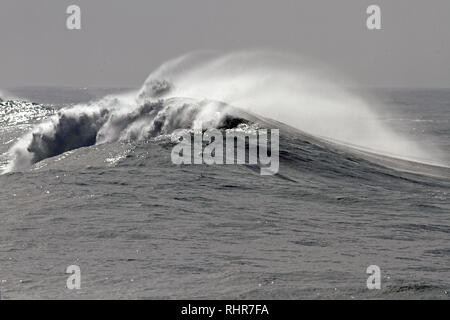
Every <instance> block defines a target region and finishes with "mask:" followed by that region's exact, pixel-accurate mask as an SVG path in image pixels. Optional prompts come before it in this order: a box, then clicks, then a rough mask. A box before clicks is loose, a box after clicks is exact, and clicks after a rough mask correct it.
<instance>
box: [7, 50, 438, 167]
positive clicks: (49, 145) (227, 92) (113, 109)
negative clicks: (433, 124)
mask: <svg viewBox="0 0 450 320" xmlns="http://www.w3.org/2000/svg"><path fill="white" fill-rule="evenodd" d="M338 79H339V78H337V77H336V76H335V75H334V74H331V73H329V72H328V73H327V72H326V71H325V70H324V69H320V68H317V67H315V66H314V65H312V64H310V63H306V62H305V61H302V60H301V59H299V58H297V57H293V56H289V55H285V54H279V53H262V52H255V51H253V52H239V53H232V54H225V55H219V56H214V55H205V54H188V55H185V56H182V57H179V58H176V59H174V60H171V61H168V62H167V63H165V64H163V65H162V66H161V67H159V68H158V69H157V70H155V71H154V72H153V73H152V74H150V76H149V77H148V79H147V80H146V81H145V83H144V85H143V86H142V88H141V89H140V90H139V91H137V92H129V93H127V94H122V95H117V96H108V97H105V98H104V99H102V100H100V101H97V102H92V103H89V104H83V105H76V106H73V107H70V108H65V109H62V110H60V111H59V112H58V113H57V114H56V115H55V116H54V117H52V118H51V119H50V120H49V121H47V122H45V123H42V124H40V125H38V126H36V127H35V128H34V129H33V130H32V132H30V133H29V134H27V135H26V136H25V137H23V138H22V139H21V140H20V141H19V142H18V143H17V144H16V145H15V146H13V147H12V148H11V150H10V156H11V157H12V161H11V162H10V164H9V166H8V168H7V169H6V171H13V170H20V169H23V168H26V167H28V166H30V165H31V164H33V163H35V162H38V161H40V160H42V159H45V158H47V157H51V156H55V155H57V154H60V153H63V152H65V151H68V150H72V149H76V148H79V147H83V146H89V145H92V144H99V143H106V142H112V141H117V140H139V139H144V138H148V137H152V136H157V135H160V134H169V133H171V132H172V131H173V130H175V129H179V128H190V127H195V126H196V125H197V124H198V123H202V124H203V125H204V124H205V123H209V125H210V126H215V125H217V124H218V123H220V121H221V120H222V118H223V117H224V115H225V114H227V110H223V109H222V108H221V107H219V105H218V104H217V103H214V102H211V101H221V102H224V103H226V104H227V105H232V106H235V107H238V108H240V109H243V110H245V111H247V112H250V113H254V114H257V115H260V116H263V117H267V118H271V119H274V120H277V121H280V122H284V123H286V124H288V125H291V126H293V127H296V128H298V129H300V130H302V131H304V132H307V133H310V134H312V135H317V136H320V137H322V138H327V139H331V140H334V141H339V142H342V143H346V144H351V145H353V146H356V147H360V148H365V149H369V150H371V151H375V152H378V153H387V154H389V155H391V156H392V155H394V156H396V157H399V158H406V159H413V160H416V161H418V160H419V161H423V162H429V163H438V159H436V157H433V156H432V154H433V153H430V150H426V148H424V147H423V146H419V145H417V144H416V143H414V142H412V141H409V140H407V139H405V138H404V137H402V136H400V135H398V134H396V133H394V132H393V131H392V130H391V129H390V128H388V127H386V126H385V125H384V124H382V123H381V121H379V120H378V115H377V114H376V113H375V111H374V110H372V109H371V107H370V106H369V105H368V103H366V102H365V101H364V100H362V99H361V98H359V97H357V96H355V95H354V94H352V93H350V92H349V91H348V90H345V89H344V88H343V86H342V85H339V80H338ZM430 154H431V156H430Z"/></svg>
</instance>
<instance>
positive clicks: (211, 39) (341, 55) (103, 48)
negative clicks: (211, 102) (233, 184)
mask: <svg viewBox="0 0 450 320" xmlns="http://www.w3.org/2000/svg"><path fill="white" fill-rule="evenodd" d="M70 4H77V5H79V6H80V7H81V10H82V30H80V31H69V30H67V29H66V19H67V17H68V15H67V14H66V8H67V6H68V5H70ZM370 4H378V5H379V6H380V7H381V12H382V30H378V31H369V30H368V29H367V28H366V18H367V15H366V12H365V11H366V8H367V6H368V5H370ZM252 48H270V49H276V50H279V51H288V52H290V53H297V54H299V55H301V56H303V57H306V58H308V57H312V58H314V59H315V60H319V61H321V62H323V63H324V64H327V65H330V66H331V67H333V68H335V69H337V70H340V71H341V72H342V73H343V74H344V75H346V76H349V77H350V78H352V79H353V80H355V81H356V82H357V83H359V84H361V85H363V86H412V87H450V1H448V0H430V1H423V0H370V1H367V0H340V1H335V0H328V1H324V0H292V1H287V0H279V1H275V0H270V1H267V0H221V1H215V0H177V1H174V0H160V1H152V0H127V1H118V0H95V1H93V0H70V1H67V0H34V1H30V0H1V2H0V88H2V87H3V88H7V87H14V86H34V85H38V86H47V85H52V86H126V87H128V86H139V85H140V84H142V82H143V81H144V80H145V78H146V77H147V76H148V74H149V73H150V72H151V71H152V70H153V69H154V68H156V67H157V66H158V65H160V64H161V63H163V62H164V61H166V60H168V59H170V58H174V57H176V56H179V55H182V54H184V53H187V52H190V51H193V50H199V49H216V50H224V51H232V50H240V49H252Z"/></svg>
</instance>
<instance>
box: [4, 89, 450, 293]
mask: <svg viewBox="0 0 450 320" xmlns="http://www.w3.org/2000/svg"><path fill="white" fill-rule="evenodd" d="M157 89H158V90H155V88H154V87H153V88H152V90H153V91H152V94H153V96H158V97H159V95H160V93H161V92H160V91H159V89H161V88H159V87H158V88H157ZM163 89H164V88H163ZM128 91H129V90H128V89H124V90H119V89H110V90H107V89H101V90H100V89H86V88H82V89H80V88H16V89H11V90H10V93H11V94H12V95H13V96H16V97H21V99H19V98H14V100H12V101H9V100H8V101H3V102H0V115H1V118H0V132H1V135H0V153H1V154H2V156H1V165H2V166H3V168H4V169H5V172H4V174H2V175H0V189H1V193H0V219H1V223H0V290H1V297H2V299H25V298H29V299H56V298H57V299H85V298H86V299H107V298H113V299H154V298H162V299H173V298H192V299H200V298H202V299H222V298H225V299H260V298H261V299H411V298H414V299H416V298H419V299H430V298H437V299H448V297H449V295H448V291H449V290H450V246H449V243H450V242H449V240H450V200H449V199H450V197H449V196H450V178H449V177H450V174H449V172H450V171H449V169H448V167H446V166H445V165H446V164H447V165H448V164H449V163H450V161H449V160H450V156H449V155H450V142H449V141H450V139H449V138H450V91H449V90H424V89H421V90H416V89H377V90H372V91H370V96H371V97H372V98H374V99H376V100H377V101H378V105H379V109H378V110H377V113H376V114H377V118H376V120H377V121H378V122H380V123H381V124H382V125H386V126H387V127H389V128H392V130H393V132H395V133H396V134H399V135H400V134H401V135H402V136H403V137H404V138H405V139H406V140H410V141H416V142H417V141H419V142H420V143H421V144H422V145H425V146H428V147H429V146H432V147H433V148H432V150H438V151H436V157H434V154H429V155H430V159H431V158H439V161H440V164H439V165H433V166H429V165H428V164H422V163H417V164H414V165H412V166H411V163H410V162H407V163H406V164H405V163H404V162H403V160H399V162H398V163H397V162H396V163H395V165H392V162H391V161H388V163H387V162H386V161H385V159H384V155H383V157H382V159H381V160H380V158H379V157H375V158H373V157H371V156H367V154H366V153H365V151H362V152H358V151H357V150H356V149H353V147H348V146H346V147H342V148H340V147H339V144H336V145H334V144H328V142H327V143H321V142H320V139H319V140H316V137H315V136H310V135H308V134H304V133H303V132H302V131H299V132H297V131H295V130H294V129H292V130H291V127H288V126H285V125H284V124H282V123H278V122H271V120H270V119H267V118H255V119H251V120H252V121H255V122H258V121H259V122H260V123H259V125H260V126H262V127H264V126H269V127H270V128H272V127H273V126H275V125H279V128H280V170H279V173H278V174H276V175H273V176H261V175H260V173H259V168H258V167H256V166H250V165H212V166H210V165H181V166H179V165H174V164H172V162H171V158H170V154H171V148H172V144H171V143H170V139H169V138H168V134H170V132H171V130H173V129H175V128H177V127H186V128H189V127H191V126H192V119H193V117H194V116H193V114H196V115H198V113H199V111H198V109H199V108H200V109H201V110H203V109H202V106H201V103H197V102H193V101H191V100H187V99H184V98H183V99H181V100H174V101H171V100H165V99H163V98H158V99H156V98H155V99H154V100H153V101H152V102H148V101H147V102H146V103H144V104H142V105H140V106H138V107H136V108H135V109H133V111H132V112H131V111H128V109H126V108H125V110H127V112H122V111H123V105H125V106H127V101H128V100H127V99H129V97H128V95H127V92H128ZM118 92H120V93H121V94H125V96H126V97H125V98H123V97H122V96H120V95H117V93H118ZM141 94H142V93H141ZM105 95H110V97H111V95H112V97H113V98H107V99H103V100H102V99H101V98H102V97H103V96H105ZM118 97H119V98H118ZM4 99H5V98H4ZM22 100H27V101H29V102H24V101H22ZM31 102H34V104H33V103H31ZM80 105H83V106H82V107H81V106H80ZM99 106H100V107H99ZM167 106H169V108H168V107H167ZM170 108H171V109H170ZM67 110H72V111H67ZM121 110H122V111H121ZM180 114H183V117H182V118H180V117H179V116H180ZM51 119H54V120H53V121H54V122H53V125H50V126H49V125H46V126H45V125H42V123H48V122H49V121H50V120H51ZM155 119H157V120H158V121H155ZM187 120H189V121H187ZM266 120H267V122H266ZM186 121H187V122H186ZM161 123H162V124H163V125H161ZM157 124H158V125H157ZM300 129H301V128H300ZM30 132H33V133H34V135H31V134H30ZM143 132H145V134H144V135H142V134H143ZM27 137H29V138H27ZM30 137H31V138H30ZM100 141H101V143H99V142H100ZM8 150H9V151H8ZM30 150H32V151H33V152H30ZM437 155H439V156H437ZM389 159H390V158H389ZM386 163H387V164H386ZM413 163H415V162H413ZM430 167H431V169H430ZM7 168H9V169H7ZM411 168H413V169H411ZM69 265H78V266H80V269H81V289H80V290H68V289H67V288H66V280H67V278H68V276H69V275H68V274H66V273H65V271H66V268H67V267H68V266H69ZM370 265H378V266H379V267H380V269H381V289H380V290H368V289H367V287H366V281H367V278H368V276H369V275H368V274H366V269H367V267H368V266H370Z"/></svg>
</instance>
